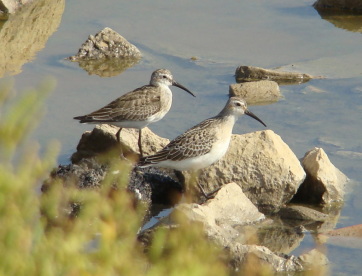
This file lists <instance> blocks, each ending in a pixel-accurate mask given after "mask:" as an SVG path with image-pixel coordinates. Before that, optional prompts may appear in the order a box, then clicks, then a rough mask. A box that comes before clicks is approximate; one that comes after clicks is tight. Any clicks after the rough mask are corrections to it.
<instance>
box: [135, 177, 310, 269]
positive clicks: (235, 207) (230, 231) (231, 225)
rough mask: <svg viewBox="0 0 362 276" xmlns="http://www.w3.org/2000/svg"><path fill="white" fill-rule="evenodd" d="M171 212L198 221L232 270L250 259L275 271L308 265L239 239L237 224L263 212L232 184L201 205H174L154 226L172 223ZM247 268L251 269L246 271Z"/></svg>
mask: <svg viewBox="0 0 362 276" xmlns="http://www.w3.org/2000/svg"><path fill="white" fill-rule="evenodd" d="M175 215H177V217H179V218H180V215H183V216H184V217H185V218H187V220H190V221H192V222H198V223H201V224H202V225H203V227H204V231H205V235H206V236H207V238H208V239H209V240H211V241H213V242H215V244H217V245H219V246H221V247H222V248H224V250H225V252H226V253H227V256H228V262H229V264H230V265H231V266H232V267H233V268H234V269H237V270H238V269H246V270H248V269H249V268H248V265H249V264H250V261H251V259H250V258H253V260H252V261H253V263H254V264H256V263H257V264H258V265H262V266H265V267H266V268H268V269H270V270H271V271H275V272H296V271H302V270H304V269H305V268H306V266H304V264H310V262H309V261H308V260H307V258H306V257H303V258H302V259H300V258H297V257H295V256H287V255H285V254H275V253H274V252H272V251H271V250H270V249H269V248H267V247H265V246H260V245H255V244H244V243H243V242H241V240H243V238H242V237H241V235H243V233H241V232H240V231H238V230H237V227H238V226H240V225H244V226H248V225H249V226H252V225H255V224H256V223H258V224H259V223H260V222H261V221H262V220H263V219H264V215H263V214H261V213H259V212H258V210H257V208H256V207H255V206H254V205H253V204H252V203H251V202H250V201H249V200H248V199H247V198H246V196H245V195H244V194H243V192H242V190H241V189H240V187H239V186H238V185H236V184H235V183H230V184H228V185H225V186H224V187H222V188H221V189H220V190H219V191H218V193H217V194H216V196H215V198H214V199H210V200H208V201H207V202H206V203H205V204H204V205H198V204H181V205H178V206H177V207H176V208H175V210H174V211H173V212H172V213H171V214H170V215H168V216H167V217H165V218H164V219H162V220H161V221H160V223H159V224H158V225H157V227H161V226H162V225H164V224H165V223H167V225H169V226H171V225H174V226H175V223H174V220H173V217H174V216H175ZM171 228H172V227H171ZM169 229H170V228H169ZM149 237H151V235H150V233H149V230H147V231H145V234H144V233H141V234H140V237H139V239H140V240H142V241H143V242H145V244H146V245H147V244H149V242H150V241H149ZM244 240H245V239H244ZM251 271H252V268H251V270H250V271H249V273H251Z"/></svg>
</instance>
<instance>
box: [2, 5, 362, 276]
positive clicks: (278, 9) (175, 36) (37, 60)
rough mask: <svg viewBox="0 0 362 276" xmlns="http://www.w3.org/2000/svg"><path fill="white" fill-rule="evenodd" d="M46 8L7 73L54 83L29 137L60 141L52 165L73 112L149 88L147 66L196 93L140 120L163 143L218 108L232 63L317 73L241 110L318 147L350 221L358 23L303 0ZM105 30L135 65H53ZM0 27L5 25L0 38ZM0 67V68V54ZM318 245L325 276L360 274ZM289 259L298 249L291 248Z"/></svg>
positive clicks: (75, 132) (360, 171) (360, 156)
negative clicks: (106, 70)
mask: <svg viewBox="0 0 362 276" xmlns="http://www.w3.org/2000/svg"><path fill="white" fill-rule="evenodd" d="M48 2H52V3H53V4H54V5H55V4H56V5H57V6H59V7H60V8H59V11H58V14H59V16H60V17H59V18H58V19H54V24H55V25H59V26H55V28H54V30H52V31H51V32H50V33H49V34H48V37H47V38H46V39H44V42H40V43H42V44H41V45H40V46H39V47H38V48H37V49H34V51H33V52H32V55H30V56H25V57H24V59H23V61H22V63H20V65H18V70H13V71H14V72H15V71H16V73H15V75H14V76H13V77H11V78H14V79H15V86H16V89H17V90H18V91H22V90H23V89H24V88H28V87H34V86H36V85H37V84H39V83H40V82H41V81H42V80H43V79H44V78H45V77H46V76H49V75H50V76H53V77H55V78H56V80H57V87H56V89H55V90H54V92H53V93H52V94H51V95H50V97H49V98H48V100H47V103H46V113H45V116H44V119H43V120H42V121H41V123H40V126H39V127H38V128H37V129H36V132H35V133H34V135H33V136H32V139H34V140H36V141H38V142H39V143H40V145H41V148H42V149H45V147H46V145H47V144H48V143H49V141H51V140H53V139H56V140H58V141H60V142H61V144H62V149H61V153H60V156H59V160H58V161H59V163H62V164H64V163H68V162H69V157H70V155H71V154H72V153H73V152H74V150H75V148H76V145H77V143H78V141H79V139H80V136H81V134H82V133H83V132H84V131H85V130H91V129H92V126H90V125H88V126H87V125H80V124H79V123H78V122H76V121H74V120H72V117H74V116H76V115H83V114H85V113H88V112H90V111H93V110H94V109H96V108H98V107H101V106H103V105H104V104H107V103H108V102H110V101H111V100H113V99H115V98H117V97H118V96H120V95H122V94H123V93H125V92H128V91H130V90H132V89H134V88H136V87H139V86H141V85H144V84H146V83H148V82H149V78H150V75H151V72H152V71H153V70H155V69H157V68H168V69H170V70H171V71H172V73H173V75H174V77H175V79H176V80H177V81H178V82H180V83H181V84H183V85H184V86H186V87H187V88H189V89H190V90H191V91H193V92H194V93H195V94H196V95H197V98H192V97H190V95H188V94H187V93H184V92H183V91H181V90H180V89H178V88H176V87H174V88H172V90H173V92H174V101H173V106H172V109H171V111H170V112H169V113H168V114H167V116H166V117H165V118H164V119H163V120H162V121H160V122H158V123H156V124H153V125H151V129H152V130H153V131H154V132H156V133H157V134H159V135H161V136H164V137H167V138H173V137H176V136H177V135H178V134H180V133H182V132H183V131H184V130H186V129H187V128H189V127H191V126H193V125H194V124H196V123H198V122H200V121H201V120H203V119H205V118H207V117H210V116H213V115H215V114H216V113H217V112H218V111H219V110H220V109H221V108H222V107H223V106H224V104H225V102H226V100H227V94H228V86H229V84H231V83H234V82H235V80H234V77H233V74H234V71H235V69H236V67H237V66H239V65H252V66H260V67H264V68H275V67H282V68H286V69H288V70H295V71H300V72H302V73H308V74H312V75H318V76H319V75H322V76H325V77H326V78H325V79H316V80H312V81H310V82H307V83H304V84H300V85H289V86H281V91H282V94H283V96H284V97H283V99H282V100H280V101H279V102H277V103H274V104H271V105H263V106H251V107H250V110H252V111H253V112H254V113H255V114H257V115H258V117H260V118H261V119H262V120H263V121H264V122H265V123H266V124H267V125H268V128H270V129H272V130H273V131H274V132H276V133H277V134H279V135H280V136H281V137H282V139H283V140H284V141H285V142H286V143H287V144H288V145H289V146H290V147H291V149H292V150H293V151H294V152H295V154H296V155H297V156H298V157H299V158H301V157H303V155H304V154H305V152H307V151H308V150H310V149H312V148H313V147H316V146H317V147H322V148H323V149H324V150H325V151H326V153H327V154H328V156H329V158H330V159H331V161H332V163H333V164H334V165H335V166H336V167H338V168H339V169H340V170H341V171H343V172H344V173H345V174H346V175H347V176H348V177H349V178H350V179H351V182H350V183H349V184H348V186H347V189H348V191H349V193H348V194H347V195H346V202H345V205H344V207H343V209H342V212H341V216H340V219H339V221H338V224H337V227H342V226H348V225H353V224H359V223H361V212H362V203H360V202H361V201H360V198H361V197H362V188H361V179H362V162H361V161H362V143H361V137H362V128H361V121H362V78H361V74H362V66H361V65H362V51H361V45H362V36H361V33H360V31H359V30H361V29H362V28H361V20H360V19H358V18H356V20H351V21H349V22H348V24H340V21H341V19H338V18H337V19H335V18H333V21H332V20H331V19H330V18H328V20H331V22H330V21H327V20H324V19H322V18H321V16H320V15H319V14H318V12H317V11H315V10H314V8H313V7H312V4H313V2H314V1H303V0H288V1H287V0H275V1H266V0H259V1H245V2H242V3H240V1H231V0H227V1H222V2H220V1H208V2H207V5H206V4H205V3H204V2H203V1H198V2H196V3H195V1H189V0H186V1H179V2H174V1H172V2H166V1H159V0H155V1H115V0H109V1H107V3H106V5H104V4H103V2H100V1H92V0H87V1H85V0H80V1H67V2H65V3H64V1H62V0H48ZM62 5H65V6H63V7H62ZM63 9H64V10H63ZM79 11H82V12H81V14H80V13H79ZM57 20H58V21H57ZM338 20H339V21H338ZM336 22H337V23H336ZM342 22H343V19H342ZM339 26H340V27H339ZM45 27H48V26H45ZM104 27H111V28H112V29H114V30H115V31H117V32H118V33H120V34H121V35H123V36H124V37H125V38H126V39H128V40H129V41H130V42H131V43H133V44H135V45H136V46H137V47H138V48H139V49H140V50H141V52H142V53H143V55H144V57H143V59H142V60H141V61H140V62H139V63H138V64H137V65H135V66H134V67H131V68H129V69H127V70H126V71H125V72H123V73H122V74H120V75H118V76H114V77H105V78H101V77H99V76H97V75H89V74H88V73H87V72H85V71H84V70H83V69H81V68H80V67H79V66H78V64H77V63H71V62H69V61H66V60H64V58H66V57H68V56H71V55H74V54H76V52H77V50H78V48H79V47H80V45H81V44H82V43H83V42H84V41H85V40H86V39H87V37H88V35H89V34H95V33H96V32H98V31H100V30H101V29H103V28H104ZM4 28H7V25H6V23H5V24H4V25H3V26H2V29H1V30H0V34H1V31H3V30H4ZM41 33H42V34H43V33H44V32H41ZM36 37H37V38H39V37H40V36H39V35H37V36H36ZM4 47H7V44H5V43H4V40H3V41H2V42H1V40H0V49H1V48H3V49H4ZM3 51H4V50H3ZM0 54H1V53H0ZM192 57H197V59H196V60H192V59H191V58H192ZM0 60H3V61H0V63H1V62H4V60H5V59H3V58H2V59H0ZM29 60H30V61H29ZM20 71H21V72H20ZM0 72H1V71H0ZM261 129H262V127H261V125H260V124H258V123H257V122H255V121H254V120H249V119H248V118H241V119H240V120H239V122H238V123H237V125H236V126H235V128H234V133H245V132H251V131H256V130H261ZM303 246H305V247H308V246H311V247H313V242H312V241H311V240H309V239H308V238H307V239H305V240H303V242H302V245H301V248H303ZM327 247H328V248H327V249H328V252H329V253H328V257H329V258H330V261H331V262H332V263H333V265H332V267H331V274H336V275H337V274H338V275H341V273H347V274H357V272H359V271H361V269H362V264H361V263H360V261H358V258H357V259H356V258H350V255H351V254H352V255H353V256H356V255H360V256H361V250H360V249H353V250H352V249H348V248H341V247H338V246H327ZM300 252H301V249H300V251H299V252H298V250H297V251H296V253H300ZM347 260H348V262H347ZM353 260H355V261H353ZM351 262H352V264H351ZM347 263H348V267H349V268H348V269H346V264H347Z"/></svg>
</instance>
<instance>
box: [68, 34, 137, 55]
mask: <svg viewBox="0 0 362 276" xmlns="http://www.w3.org/2000/svg"><path fill="white" fill-rule="evenodd" d="M141 57H142V54H141V52H140V51H139V50H138V49H137V47H136V46H134V45H133V44H131V43H129V42H128V41H127V40H126V39H125V38H124V37H123V36H121V35H120V34H118V33H117V32H115V31H114V30H112V29H111V28H104V29H103V30H102V31H100V32H98V33H97V34H96V35H95V36H93V35H90V36H89V37H88V39H87V41H86V42H84V43H83V45H82V47H81V48H80V49H79V51H78V53H77V54H76V55H75V56H71V57H69V59H70V60H71V61H78V60H92V59H103V58H141Z"/></svg>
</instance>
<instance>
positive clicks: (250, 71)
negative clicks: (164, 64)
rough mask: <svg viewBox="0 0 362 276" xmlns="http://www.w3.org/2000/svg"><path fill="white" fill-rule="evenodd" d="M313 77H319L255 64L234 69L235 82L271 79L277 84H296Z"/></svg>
mask: <svg viewBox="0 0 362 276" xmlns="http://www.w3.org/2000/svg"><path fill="white" fill-rule="evenodd" d="M314 78H320V77H313V76H311V75H309V74H302V73H294V72H283V71H278V70H270V69H264V68H260V67H255V66H239V67H238V68H236V70H235V80H236V82H245V81H258V80H272V81H276V82H277V83H279V84H294V83H296V84H297V83H303V82H307V81H309V80H310V79H314Z"/></svg>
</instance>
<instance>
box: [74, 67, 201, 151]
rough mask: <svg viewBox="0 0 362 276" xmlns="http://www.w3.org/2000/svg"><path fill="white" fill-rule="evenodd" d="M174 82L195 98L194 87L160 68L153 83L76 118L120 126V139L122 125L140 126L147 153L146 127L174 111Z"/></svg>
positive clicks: (153, 78)
mask: <svg viewBox="0 0 362 276" xmlns="http://www.w3.org/2000/svg"><path fill="white" fill-rule="evenodd" d="M171 85H173V86H177V87H179V88H181V89H183V90H185V91H186V92H188V93H190V94H191V95H192V96H194V97H195V95H194V94H193V93H192V92H191V91H190V90H188V89H187V88H185V87H184V86H182V85H181V84H179V83H178V82H176V81H175V80H174V79H173V76H172V74H171V72H170V71H169V70H167V69H158V70H156V71H154V72H153V73H152V75H151V80H150V84H149V85H145V86H142V87H140V88H137V89H135V90H133V91H131V92H128V93H126V94H124V95H123V96H121V97H119V98H117V99H116V100H114V101H113V102H111V103H109V104H108V105H106V106H104V107H102V108H101V109H99V110H97V111H94V112H92V113H90V114H87V115H84V116H78V117H74V119H76V120H80V123H90V124H110V125H114V126H118V127H120V129H119V130H118V132H117V134H116V137H117V141H118V142H120V133H121V130H122V128H136V129H139V135H138V147H139V151H140V154H141V156H143V150H142V142H141V137H142V134H141V132H142V128H144V127H146V126H147V125H148V124H150V123H154V122H157V121H159V120H161V119H162V118H163V117H164V116H165V115H166V113H167V112H168V111H169V110H170V108H171V104H172V92H171V90H170V88H169V86H171Z"/></svg>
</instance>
